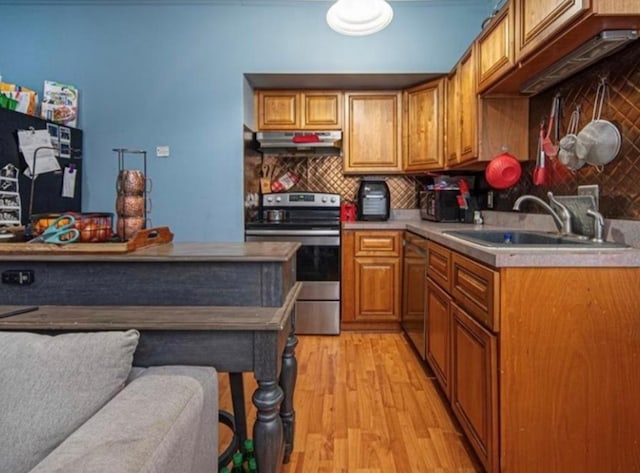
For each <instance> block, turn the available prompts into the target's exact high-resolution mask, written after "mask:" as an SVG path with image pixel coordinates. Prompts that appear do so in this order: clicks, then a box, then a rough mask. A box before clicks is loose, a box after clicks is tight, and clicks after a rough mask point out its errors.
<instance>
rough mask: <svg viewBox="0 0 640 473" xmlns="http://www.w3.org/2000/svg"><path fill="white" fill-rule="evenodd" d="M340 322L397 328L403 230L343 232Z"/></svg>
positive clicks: (358, 326) (347, 325)
mask: <svg viewBox="0 0 640 473" xmlns="http://www.w3.org/2000/svg"><path fill="white" fill-rule="evenodd" d="M341 249H342V278H341V295H342V299H341V313H342V320H341V326H342V328H343V329H345V330H349V329H367V330H369V329H370V330H389V329H392V330H400V316H401V306H402V232H401V231H387V230H366V231H343V232H342V242H341Z"/></svg>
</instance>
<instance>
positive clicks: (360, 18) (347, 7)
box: [327, 0, 393, 36]
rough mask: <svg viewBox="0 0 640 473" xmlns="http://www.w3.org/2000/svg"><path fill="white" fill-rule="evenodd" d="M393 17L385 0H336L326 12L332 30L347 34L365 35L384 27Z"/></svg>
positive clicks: (391, 10)
mask: <svg viewBox="0 0 640 473" xmlns="http://www.w3.org/2000/svg"><path fill="white" fill-rule="evenodd" d="M392 19H393V9H392V8H391V5H389V4H388V3H387V2H386V1H385V0H338V1H337V2H336V3H334V4H333V5H332V6H331V8H329V11H328V12H327V23H328V24H329V26H330V27H331V29H332V30H334V31H337V32H338V33H341V34H345V35H349V36H365V35H368V34H373V33H377V32H378V31H380V30H382V29H384V28H385V27H386V26H387V25H388V24H389V23H391V20H392Z"/></svg>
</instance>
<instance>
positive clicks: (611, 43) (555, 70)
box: [520, 30, 638, 94]
mask: <svg viewBox="0 0 640 473" xmlns="http://www.w3.org/2000/svg"><path fill="white" fill-rule="evenodd" d="M636 39H638V31H637V30H606V31H602V32H600V34H598V35H597V36H595V37H593V38H591V39H590V40H589V41H587V42H586V43H584V44H583V45H582V46H580V47H579V48H577V49H576V50H574V51H573V52H571V53H570V54H569V55H567V56H565V57H564V58H562V59H561V60H559V61H558V62H556V63H554V64H553V65H551V66H549V67H548V68H547V69H545V70H544V71H542V72H541V73H540V74H538V75H536V76H535V77H533V78H532V79H530V80H528V81H527V82H525V83H524V84H523V86H522V87H521V88H520V92H522V93H524V94H537V93H539V92H542V91H543V90H545V89H548V88H549V87H551V86H552V85H555V84H557V83H558V82H560V81H561V80H564V79H567V78H568V77H570V76H572V75H573V74H575V73H576V72H578V71H581V70H582V69H585V68H586V67H588V66H590V65H592V64H594V63H595V62H597V61H599V60H600V59H602V58H604V57H605V56H609V55H610V54H613V53H614V52H615V51H617V50H618V49H620V48H622V47H623V46H624V45H626V44H627V43H630V42H631V41H635V40H636Z"/></svg>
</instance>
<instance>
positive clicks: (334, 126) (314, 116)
mask: <svg viewBox="0 0 640 473" xmlns="http://www.w3.org/2000/svg"><path fill="white" fill-rule="evenodd" d="M302 107H303V113H302V117H303V120H302V128H303V129H309V130H319V131H321V130H339V129H341V128H342V114H343V109H344V108H343V105H342V92H321V91H318V92H310V91H306V92H304V93H303V94H302Z"/></svg>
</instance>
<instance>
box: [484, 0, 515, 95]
mask: <svg viewBox="0 0 640 473" xmlns="http://www.w3.org/2000/svg"><path fill="white" fill-rule="evenodd" d="M514 28H515V22H514V13H513V6H512V4H511V3H509V2H507V4H506V5H505V6H504V7H503V8H502V10H500V12H499V13H498V14H497V15H496V16H495V17H494V18H493V19H492V20H491V22H490V23H489V24H488V25H487V26H486V29H485V30H484V31H483V32H482V33H481V34H480V36H478V39H477V40H476V53H477V68H478V69H477V70H478V92H479V93H481V92H483V91H484V90H486V89H487V88H488V87H489V86H491V85H493V84H494V83H495V82H496V81H497V80H498V79H500V78H501V77H502V76H504V75H505V74H506V73H507V72H509V71H510V70H511V69H513V68H514V67H515V54H514V45H513V42H514Z"/></svg>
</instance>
